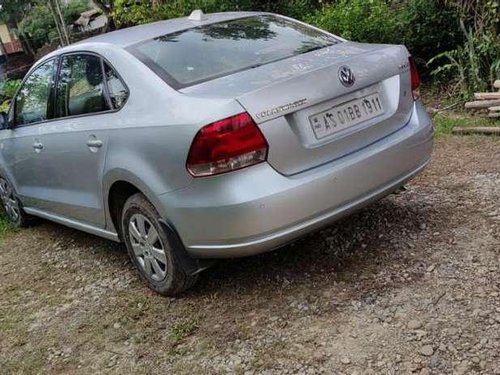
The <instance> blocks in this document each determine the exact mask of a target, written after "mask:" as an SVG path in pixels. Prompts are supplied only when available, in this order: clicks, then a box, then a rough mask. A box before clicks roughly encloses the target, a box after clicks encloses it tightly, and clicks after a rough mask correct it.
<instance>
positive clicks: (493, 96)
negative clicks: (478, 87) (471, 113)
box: [474, 92, 500, 100]
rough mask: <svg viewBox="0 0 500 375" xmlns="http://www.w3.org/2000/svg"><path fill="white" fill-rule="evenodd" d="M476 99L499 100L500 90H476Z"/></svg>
mask: <svg viewBox="0 0 500 375" xmlns="http://www.w3.org/2000/svg"><path fill="white" fill-rule="evenodd" d="M474 99H476V100H497V99H499V100H500V92H476V93H475V94H474Z"/></svg>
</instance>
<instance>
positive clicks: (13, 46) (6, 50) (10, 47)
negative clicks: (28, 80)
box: [0, 24, 23, 58]
mask: <svg viewBox="0 0 500 375" xmlns="http://www.w3.org/2000/svg"><path fill="white" fill-rule="evenodd" d="M0 39H1V42H2V46H1V47H2V48H1V50H0V54H2V55H5V54H6V55H11V54H13V53H18V52H22V51H23V47H22V45H21V42H20V41H19V39H18V38H17V36H16V35H15V34H14V33H12V32H11V31H10V30H9V27H8V26H7V25H6V24H0ZM4 58H5V57H4Z"/></svg>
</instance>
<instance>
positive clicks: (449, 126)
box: [433, 114, 500, 135]
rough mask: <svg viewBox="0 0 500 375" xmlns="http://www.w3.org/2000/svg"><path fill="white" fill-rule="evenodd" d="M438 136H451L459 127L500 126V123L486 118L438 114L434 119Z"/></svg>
mask: <svg viewBox="0 0 500 375" xmlns="http://www.w3.org/2000/svg"><path fill="white" fill-rule="evenodd" d="M433 121H434V127H435V130H436V135H443V134H451V131H452V130H453V129H454V128H457V127H477V126H500V121H498V120H495V119H489V118H484V117H466V116H456V115H444V114H437V115H435V116H434V118H433Z"/></svg>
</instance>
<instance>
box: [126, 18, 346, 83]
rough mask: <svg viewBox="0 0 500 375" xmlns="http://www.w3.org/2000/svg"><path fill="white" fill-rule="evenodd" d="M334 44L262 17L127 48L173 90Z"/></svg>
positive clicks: (308, 30)
mask: <svg viewBox="0 0 500 375" xmlns="http://www.w3.org/2000/svg"><path fill="white" fill-rule="evenodd" d="M337 42H338V40H337V39H335V38H334V37H332V36H330V35H328V34H326V33H323V32H321V31H318V30H316V29H313V28H311V27H308V26H305V25H302V24H300V23H298V22H294V21H290V20H287V19H284V18H281V17H276V16H270V15H265V16H253V17H246V18H241V19H237V20H232V21H229V22H221V23H216V24H210V25H205V26H200V27H196V28H192V29H188V30H184V31H180V32H176V33H172V34H167V35H164V36H161V37H158V38H155V39H151V40H148V41H145V42H141V43H139V44H137V45H135V46H133V47H132V48H131V52H132V53H133V54H134V55H136V56H137V57H138V58H139V59H140V60H141V61H143V62H144V63H146V65H148V66H149V67H150V68H151V69H152V70H153V71H155V72H156V73H157V74H158V75H160V76H161V77H162V78H163V79H165V80H166V81H167V83H169V84H170V85H172V86H173V87H174V88H182V87H186V86H191V85H194V84H197V83H201V82H204V81H208V80H211V79H214V78H218V77H222V76H225V75H229V74H231V73H235V72H238V71H241V70H246V69H250V68H254V67H257V66H261V65H264V64H268V63H270V62H274V61H278V60H282V59H286V58H288V57H291V56H295V55H299V54H302V53H306V52H310V51H313V50H316V49H320V48H324V47H327V46H330V45H332V44H335V43H337Z"/></svg>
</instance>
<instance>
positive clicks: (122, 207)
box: [0, 11, 433, 295]
mask: <svg viewBox="0 0 500 375" xmlns="http://www.w3.org/2000/svg"><path fill="white" fill-rule="evenodd" d="M419 85H420V82H419V77H418V73H417V71H416V69H415V65H414V63H413V60H412V58H411V56H410V55H409V53H408V51H407V49H406V48H405V47H404V46H398V45H378V44H360V43H354V42H349V41H346V40H344V39H342V38H340V37H337V36H335V35H332V34H329V33H327V32H325V31H322V30H320V29H317V28H315V27H312V26H309V25H307V24H304V23H302V22H298V21H295V20H293V19H290V18H287V17H283V16H279V15H275V14H270V13H259V12H235V13H218V14H210V15H205V14H203V13H202V12H201V11H195V12H193V14H192V15H191V16H190V17H187V18H180V19H173V20H168V21H162V22H158V23H153V24H148V25H142V26H137V27H132V28H128V29H124V30H119V31H115V32H112V33H108V34H104V35H100V36H97V37H95V38H92V39H88V40H86V41H83V42H80V43H77V44H74V45H71V46H69V47H66V48H62V49H59V50H57V51H55V52H53V53H51V54H49V55H47V56H45V57H44V58H43V59H41V60H40V61H39V62H37V63H36V64H35V65H34V67H33V68H32V69H31V70H30V72H29V73H28V74H27V76H26V78H25V79H24V81H23V83H22V85H21V87H20V89H19V91H18V92H17V94H16V96H15V98H14V100H13V101H12V105H11V108H10V110H9V113H7V114H2V116H1V117H0V121H1V126H2V130H1V131H0V196H1V199H2V203H3V207H4V209H5V212H6V214H7V215H8V217H9V218H10V219H11V220H12V221H13V222H14V223H15V224H16V225H17V226H24V225H27V224H28V223H29V222H30V221H31V219H32V218H33V217H41V218H45V219H49V220H52V221H55V222H57V223H60V224H64V225H67V226H70V227H73V228H77V229H79V230H82V231H85V232H88V233H91V234H94V235H98V236H101V237H104V238H107V239H110V240H114V241H119V242H124V243H125V245H126V247H127V249H128V252H129V255H130V258H131V260H132V262H133V264H134V265H135V266H136V267H137V269H138V271H139V273H140V275H141V277H142V278H143V279H144V280H145V281H146V282H147V284H148V285H149V287H150V288H152V289H153V290H155V291H157V292H159V293H162V294H165V295H175V294H178V293H180V292H182V291H184V290H186V289H187V288H189V287H190V286H191V285H193V284H194V282H195V281H196V279H197V275H198V273H199V272H200V271H201V270H203V269H204V268H206V267H207V266H208V265H209V264H210V262H211V261H210V260H211V259H216V258H226V257H242V256H248V255H252V254H257V253H261V252H264V251H268V250H272V249H275V248H278V247H280V246H283V245H285V244H287V243H289V242H290V241H293V240H295V239H296V238H298V237H300V236H302V235H304V234H306V233H308V232H311V231H313V230H316V229H318V228H320V227H322V226H325V225H327V224H329V223H331V222H332V221H335V220H337V219H338V218H340V217H342V216H344V215H346V214H349V213H351V212H353V211H354V210H357V209H359V208H360V207H363V206H365V205H367V204H369V203H371V202H373V201H375V200H377V199H380V198H382V197H384V196H386V195H388V194H390V193H392V192H394V191H395V190H397V189H398V188H400V187H401V186H402V185H403V184H405V183H406V182H407V181H408V180H410V179H411V178H412V177H414V176H415V175H416V174H418V173H419V172H420V171H422V169H423V168H424V167H425V166H426V164H427V163H428V162H429V159H430V157H431V150H432V136H433V127H432V124H431V120H430V118H429V116H428V115H427V113H426V112H425V110H424V107H423V106H422V103H421V102H420V100H419Z"/></svg>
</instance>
